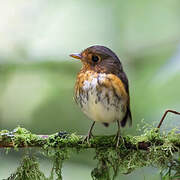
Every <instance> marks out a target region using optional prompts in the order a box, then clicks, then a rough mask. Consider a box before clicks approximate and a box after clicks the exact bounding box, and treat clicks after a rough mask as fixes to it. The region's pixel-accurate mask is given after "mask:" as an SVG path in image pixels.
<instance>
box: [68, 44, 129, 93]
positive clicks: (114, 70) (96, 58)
mask: <svg viewBox="0 0 180 180" xmlns="http://www.w3.org/2000/svg"><path fill="white" fill-rule="evenodd" d="M70 56H71V57H73V58H76V59H80V60H81V62H82V63H83V67H82V71H87V70H94V71H95V72H97V73H107V74H115V75H116V76H118V77H119V78H120V79H121V80H122V81H123V83H124V85H125V88H126V91H127V92H129V90H128V79H127V77H126V74H125V73H124V71H123V67H122V64H121V62H120V60H119V58H118V57H117V56H116V54H115V53H114V52H113V51H112V50H110V49H109V48H107V47H105V46H100V45H95V46H91V47H88V48H87V49H85V50H84V51H82V52H81V53H75V54H70Z"/></svg>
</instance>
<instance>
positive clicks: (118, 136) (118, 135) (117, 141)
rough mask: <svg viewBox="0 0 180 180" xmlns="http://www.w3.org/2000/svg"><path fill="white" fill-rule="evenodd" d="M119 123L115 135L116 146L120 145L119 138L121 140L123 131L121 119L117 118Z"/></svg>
mask: <svg viewBox="0 0 180 180" xmlns="http://www.w3.org/2000/svg"><path fill="white" fill-rule="evenodd" d="M117 124H118V131H117V134H116V136H115V140H116V147H118V146H119V140H120V138H121V131H120V128H121V126H120V121H119V120H117Z"/></svg>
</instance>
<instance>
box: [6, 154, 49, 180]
mask: <svg viewBox="0 0 180 180" xmlns="http://www.w3.org/2000/svg"><path fill="white" fill-rule="evenodd" d="M22 179H26V180H32V179H33V180H46V179H47V178H46V177H45V176H44V174H43V173H42V172H41V171H40V169H39V163H38V162H37V159H36V158H35V157H29V156H27V155H26V156H24V157H23V160H22V162H21V164H20V166H19V167H18V168H17V170H16V172H15V173H13V174H11V176H10V177H9V178H7V180H22Z"/></svg>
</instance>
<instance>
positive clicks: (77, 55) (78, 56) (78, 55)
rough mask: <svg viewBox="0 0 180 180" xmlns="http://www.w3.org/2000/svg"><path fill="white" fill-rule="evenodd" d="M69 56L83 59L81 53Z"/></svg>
mask: <svg viewBox="0 0 180 180" xmlns="http://www.w3.org/2000/svg"><path fill="white" fill-rule="evenodd" d="M69 56H71V57H73V58H75V59H82V56H81V54H79V53H73V54H70V55H69Z"/></svg>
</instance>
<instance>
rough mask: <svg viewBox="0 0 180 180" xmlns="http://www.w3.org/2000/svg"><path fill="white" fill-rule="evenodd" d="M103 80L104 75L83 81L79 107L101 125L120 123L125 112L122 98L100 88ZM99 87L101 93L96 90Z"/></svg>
mask: <svg viewBox="0 0 180 180" xmlns="http://www.w3.org/2000/svg"><path fill="white" fill-rule="evenodd" d="M104 78H106V74H100V75H98V77H94V78H92V80H91V81H88V80H85V81H84V83H83V87H82V89H83V92H84V93H83V95H82V96H81V105H80V107H81V109H82V111H83V112H84V113H85V114H86V115H87V116H88V117H89V118H90V119H92V120H94V121H97V122H102V123H111V122H114V121H116V120H120V121H121V120H122V119H123V117H124V115H125V112H126V109H125V101H124V100H123V98H121V97H117V95H115V94H114V92H113V90H110V89H109V88H107V87H104V86H101V84H102V82H103V81H104ZM99 86H101V91H99V90H98V87H99ZM78 99H79V98H77V101H78Z"/></svg>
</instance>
